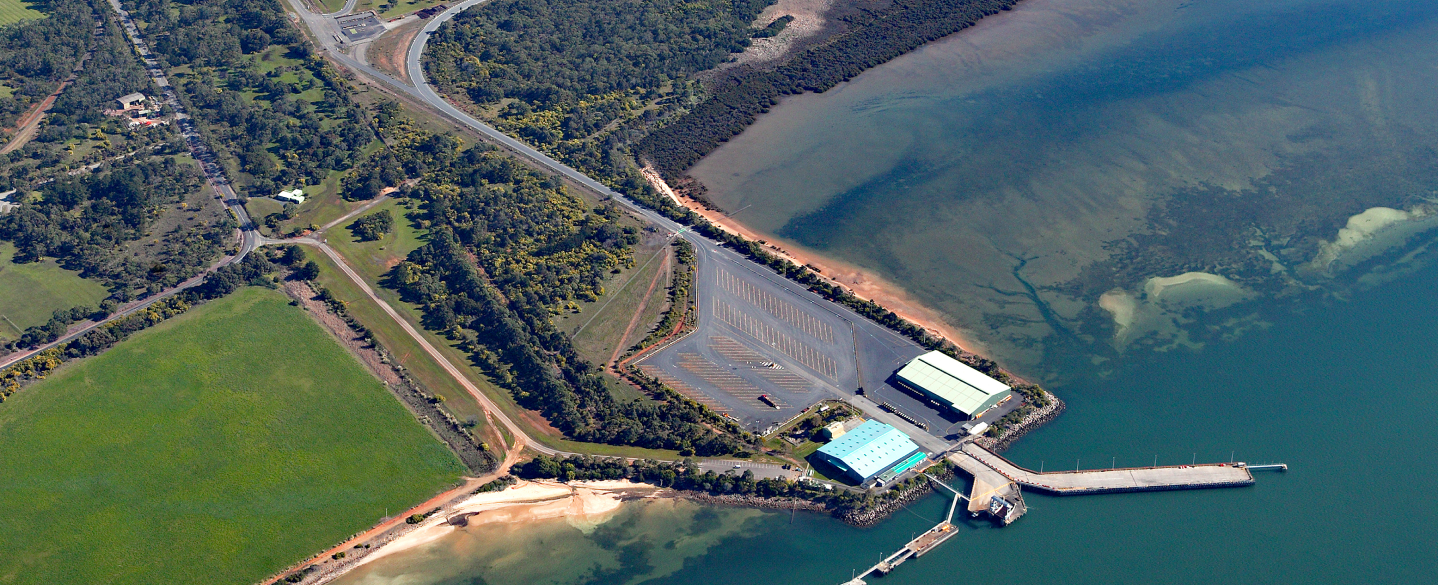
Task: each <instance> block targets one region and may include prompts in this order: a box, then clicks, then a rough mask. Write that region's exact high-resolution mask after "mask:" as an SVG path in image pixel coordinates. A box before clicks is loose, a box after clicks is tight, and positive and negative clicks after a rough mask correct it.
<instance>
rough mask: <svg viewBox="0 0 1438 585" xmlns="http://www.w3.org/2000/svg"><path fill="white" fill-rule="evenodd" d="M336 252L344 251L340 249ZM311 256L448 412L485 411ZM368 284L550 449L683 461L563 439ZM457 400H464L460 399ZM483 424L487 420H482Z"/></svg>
mask: <svg viewBox="0 0 1438 585" xmlns="http://www.w3.org/2000/svg"><path fill="white" fill-rule="evenodd" d="M395 223H396V224H398V223H399V221H398V218H396V222H395ZM339 239H340V235H339V234H338V233H336V234H335V235H333V236H332V237H330V242H331V243H332V244H333V243H334V242H335V241H336V240H339ZM336 248H337V251H338V247H336ZM307 252H308V253H309V256H310V257H311V258H313V259H314V260H315V261H316V262H317V263H318V264H319V265H320V278H319V280H318V282H319V284H320V285H322V286H324V287H326V288H328V289H330V292H332V293H333V294H334V295H335V297H336V298H338V299H340V300H342V301H344V302H345V303H346V304H347V305H348V307H349V311H350V313H351V314H352V315H354V317H355V318H356V319H358V320H359V321H360V323H363V324H364V326H365V327H367V328H369V329H370V331H372V332H373V333H374V335H375V339H377V340H379V343H380V345H382V346H384V347H386V348H388V349H389V350H390V351H391V352H393V353H394V354H395V356H396V358H398V359H399V362H400V363H401V364H403V365H404V366H405V368H407V369H408V370H409V373H410V374H411V375H413V376H414V377H415V379H417V380H419V381H420V383H421V384H424V385H425V386H426V387H428V388H429V389H430V391H432V392H437V393H440V394H444V395H445V397H446V398H448V400H447V401H446V402H445V407H446V408H449V409H450V411H451V412H453V413H454V415H455V416H457V417H459V418H460V420H464V419H465V418H466V417H468V416H470V415H471V413H479V412H480V410H479V409H480V407H479V404H478V402H477V401H475V400H474V399H473V398H470V397H469V396H468V393H466V392H465V390H464V389H463V388H462V387H461V386H460V385H459V384H457V383H456V382H454V381H453V379H452V378H450V376H449V374H448V373H446V372H445V371H444V370H443V369H442V368H441V367H440V366H439V364H437V363H435V362H434V360H432V359H430V358H429V356H428V355H427V354H426V353H424V350H423V349H422V348H420V346H419V344H418V343H416V342H415V341H414V340H413V339H412V338H410V337H409V334H407V333H405V332H404V330H403V329H401V328H400V326H399V325H398V324H396V323H395V322H394V320H393V319H391V318H390V317H389V315H387V314H385V313H384V311H383V310H382V309H381V308H380V307H379V305H377V304H375V303H374V302H372V301H370V300H369V297H367V296H366V295H365V294H364V292H363V291H361V290H360V289H359V287H358V286H355V285H354V283H353V282H352V281H350V279H349V278H348V277H346V276H345V275H344V274H343V273H342V272H340V270H339V268H338V267H336V266H335V265H334V263H333V262H331V261H330V259H329V258H328V257H326V256H325V255H324V254H323V253H321V252H319V251H316V250H313V249H310V250H307ZM341 255H343V252H341ZM345 257H346V258H348V261H349V262H350V264H351V265H352V266H353V267H354V269H355V272H358V273H360V274H361V275H362V276H363V275H364V274H366V273H373V272H375V270H376V268H375V266H374V265H373V264H368V265H367V263H366V262H365V261H363V260H357V259H355V258H350V257H349V256H345ZM368 283H369V285H370V287H371V288H373V289H374V290H375V294H377V295H378V296H379V297H380V298H382V299H384V300H385V302H387V303H389V304H390V306H391V307H393V308H394V310H395V312H397V313H399V314H400V316H401V317H402V318H404V319H405V320H406V321H408V322H409V323H410V325H411V326H413V327H414V328H415V329H416V330H418V331H420V334H421V335H423V336H424V337H425V339H426V340H428V341H429V342H430V344H431V345H433V346H435V349H438V350H439V351H440V352H441V353H443V354H444V355H445V356H446V357H447V358H448V359H449V361H450V363H452V364H454V365H455V367H457V368H459V369H460V370H461V372H462V373H463V374H464V375H465V376H466V377H467V378H468V379H469V381H470V382H472V383H473V384H474V385H475V386H478V387H479V388H480V390H481V391H483V392H484V393H485V394H486V395H487V396H489V397H490V399H492V400H494V402H495V404H497V405H498V406H499V408H500V409H501V410H503V411H504V412H505V414H507V415H509V417H510V418H511V419H512V420H514V421H515V423H516V424H518V425H519V426H520V428H522V429H523V430H524V432H525V433H527V434H529V435H530V436H531V437H534V438H537V439H539V440H542V441H543V442H544V444H546V445H548V446H550V447H553V448H556V449H561V450H564V451H570V452H574V453H587V454H592V455H623V456H626V457H652V458H655V459H669V460H673V459H678V458H679V454H678V451H666V450H659V449H641V448H639V447H619V446H615V445H601V444H597V443H580V442H575V441H569V440H565V439H564V438H562V437H561V436H559V435H558V434H557V431H553V430H550V429H545V428H541V426H540V425H544V424H547V423H545V421H544V418H543V417H541V416H540V415H539V413H536V412H534V411H531V410H527V409H525V408H523V407H521V406H519V404H517V403H516V402H515V401H514V397H513V396H512V395H510V393H509V391H507V390H505V389H503V388H500V387H498V386H496V385H494V383H493V382H490V381H489V379H488V378H486V377H485V376H484V374H483V372H481V371H480V370H479V368H477V367H475V365H474V363H473V360H472V359H471V358H470V356H469V355H468V354H466V353H465V352H464V351H463V350H461V349H459V348H458V347H457V345H458V343H457V342H455V341H451V340H447V339H444V338H443V337H440V336H439V335H436V334H435V333H434V332H433V331H429V330H427V329H425V328H424V327H423V326H422V325H421V323H420V310H419V308H418V307H416V306H414V305H411V304H409V303H406V302H404V301H401V300H400V299H399V294H398V293H396V292H395V291H393V290H391V289H387V288H384V287H381V286H380V285H379V283H378V282H376V281H374V280H368ZM456 396H458V397H459V398H457V399H456V398H455V397H456ZM481 420H483V418H482V417H481ZM495 430H496V431H498V432H501V433H502V432H504V431H503V429H502V428H500V429H495Z"/></svg>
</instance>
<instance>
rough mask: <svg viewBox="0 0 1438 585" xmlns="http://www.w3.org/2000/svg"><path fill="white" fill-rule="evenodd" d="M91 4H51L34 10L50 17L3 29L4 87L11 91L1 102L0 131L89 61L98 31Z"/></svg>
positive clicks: (0, 70) (82, 0)
mask: <svg viewBox="0 0 1438 585" xmlns="http://www.w3.org/2000/svg"><path fill="white" fill-rule="evenodd" d="M92 2H93V0H46V1H45V2H43V3H41V4H40V5H39V6H35V8H36V9H38V10H40V11H42V12H45V14H46V17H45V18H39V19H35V20H26V21H22V22H18V23H15V24H11V25H8V26H4V27H0V83H3V84H5V85H6V86H8V87H9V88H10V89H11V91H12V95H11V96H10V98H9V99H0V128H12V127H14V126H15V123H16V122H17V121H18V120H19V118H20V115H21V114H23V113H24V112H26V111H28V110H29V109H31V108H32V107H34V106H35V105H37V104H39V103H40V101H42V100H44V99H45V97H46V96H48V95H50V94H51V93H54V91H55V88H57V87H59V86H60V82H61V81H63V80H64V79H65V78H66V77H68V76H69V75H70V72H71V71H72V70H74V69H75V66H76V65H78V64H79V63H80V60H81V59H83V58H84V57H85V53H86V52H87V51H88V50H89V48H90V44H91V43H92V42H93V35H92V34H91V32H92V31H93V30H94V27H95V19H96V14H95V10H96V8H97V5H96V4H93V3H92Z"/></svg>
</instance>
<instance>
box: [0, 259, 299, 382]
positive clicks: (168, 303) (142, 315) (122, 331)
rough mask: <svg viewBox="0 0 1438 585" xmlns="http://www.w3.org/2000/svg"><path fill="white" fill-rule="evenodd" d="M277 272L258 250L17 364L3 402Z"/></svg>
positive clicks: (2, 374)
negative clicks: (73, 363) (69, 365)
mask: <svg viewBox="0 0 1438 585" xmlns="http://www.w3.org/2000/svg"><path fill="white" fill-rule="evenodd" d="M275 253H278V252H275ZM275 269H276V266H275V264H274V263H273V262H271V257H270V252H267V251H260V250H257V251H256V252H255V253H253V254H250V255H249V256H246V257H245V259H244V260H242V261H240V262H236V263H233V264H228V265H225V266H222V267H220V268H219V269H218V270H216V271H214V272H211V273H210V274H208V275H206V276H205V280H204V281H203V282H202V283H201V284H200V285H198V286H194V287H191V288H188V289H185V290H182V291H180V292H178V293H176V294H175V295H173V296H171V297H169V298H165V299H161V300H159V301H156V302H154V303H152V304H151V305H150V306H148V307H145V308H144V309H141V310H139V311H136V312H134V313H132V314H129V315H126V316H124V317H122V318H119V319H115V320H114V321H111V322H109V323H105V324H104V325H101V326H99V327H95V328H94V329H91V330H89V331H86V332H85V333H84V334H82V335H80V336H79V337H76V338H75V339H73V340H70V341H68V342H66V343H64V344H62V345H60V346H58V347H52V348H50V349H47V350H45V351H42V352H39V353H37V354H35V355H33V356H31V357H29V358H26V359H24V360H21V361H19V362H16V363H15V364H12V365H11V366H10V367H8V368H6V369H5V370H4V371H0V403H3V402H5V399H6V398H7V397H9V396H10V395H12V394H14V393H16V392H18V391H20V389H21V387H22V385H23V384H25V383H27V382H30V381H34V380H40V379H44V378H45V376H46V375H48V374H49V373H50V372H52V371H54V370H55V368H58V367H60V365H61V364H63V363H64V362H66V361H69V360H72V359H78V358H83V357H89V356H92V355H95V354H98V353H100V352H102V351H105V350H107V349H109V348H111V347H113V346H114V345H115V344H116V343H119V342H121V341H124V340H125V339H127V338H129V336H130V335H132V334H134V333H136V332H138V331H141V330H144V329H147V328H149V327H152V326H154V325H157V324H159V323H162V322H164V321H166V320H169V319H170V318H172V317H175V316H177V315H180V314H183V313H184V312H185V311H188V310H190V308H191V307H193V306H194V305H196V304H199V303H202V302H205V301H209V300H214V299H217V298H220V297H223V296H225V295H227V294H230V293H231V292H233V291H234V290H235V289H237V288H239V287H241V286H246V285H249V286H266V287H274V286H275V284H274V282H273V281H272V280H271V279H270V276H269V275H270V274H271V273H272V272H274V271H275ZM97 318H101V316H97ZM52 341H53V340H52Z"/></svg>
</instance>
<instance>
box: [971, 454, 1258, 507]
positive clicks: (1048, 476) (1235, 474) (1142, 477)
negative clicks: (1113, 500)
mask: <svg viewBox="0 0 1438 585" xmlns="http://www.w3.org/2000/svg"><path fill="white" fill-rule="evenodd" d="M949 460H950V461H952V462H953V463H955V464H957V465H958V466H959V467H960V468H963V469H964V470H965V471H969V473H970V474H974V477H975V478H978V477H980V476H979V475H978V473H984V472H983V469H982V468H987V469H988V470H989V471H990V472H992V473H995V474H998V475H999V476H1001V477H1003V478H1005V479H1006V480H1008V481H1012V482H1014V483H1017V484H1019V485H1022V486H1025V487H1028V488H1030V489H1035V490H1039V491H1043V492H1046V493H1050V494H1057V495H1078V494H1100V493H1116V492H1146V491H1162V490H1191V489H1205V488H1220V487H1241V486H1249V485H1253V474H1252V473H1249V470H1248V468H1245V467H1243V466H1239V465H1228V464H1224V463H1214V464H1202V465H1173V466H1165V467H1133V468H1119V469H1086V470H1079V471H1050V472H1044V473H1041V472H1038V471H1034V470H1032V469H1025V468H1023V467H1019V466H1018V465H1016V464H1014V463H1013V462H1012V461H1009V460H1008V459H1004V458H1003V457H1000V456H999V455H997V454H995V453H993V452H992V451H989V450H988V449H985V448H983V447H980V446H978V445H975V444H973V443H966V444H964V446H963V447H962V448H961V449H959V450H958V451H955V452H953V453H950V454H949ZM986 475H987V474H986ZM989 477H990V478H992V475H989ZM985 481H990V482H992V481H994V480H985ZM976 482H977V480H976ZM991 484H992V483H991Z"/></svg>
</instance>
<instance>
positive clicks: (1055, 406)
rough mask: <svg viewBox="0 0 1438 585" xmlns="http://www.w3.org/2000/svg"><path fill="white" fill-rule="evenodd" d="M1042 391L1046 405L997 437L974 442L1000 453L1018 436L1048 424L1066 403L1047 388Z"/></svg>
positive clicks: (983, 438) (981, 438)
mask: <svg viewBox="0 0 1438 585" xmlns="http://www.w3.org/2000/svg"><path fill="white" fill-rule="evenodd" d="M1044 393H1045V394H1047V395H1048V397H1049V405H1048V406H1045V407H1043V408H1041V409H1038V410H1035V411H1033V412H1031V413H1029V415H1028V416H1026V417H1024V419H1023V420H1021V421H1019V424H1016V425H1014V426H1012V427H1009V428H1008V429H1007V430H1005V431H1004V433H1003V434H1002V435H999V436H998V438H989V437H980V438H979V439H976V440H975V441H974V442H975V443H978V444H979V445H980V446H982V447H984V448H985V449H988V450H990V451H993V452H995V453H1002V452H1003V451H1004V450H1005V449H1008V448H1009V445H1012V444H1013V443H1014V441H1016V440H1018V439H1019V438H1020V437H1023V436H1024V435H1027V434H1029V432H1030V431H1033V430H1034V429H1037V428H1039V427H1041V426H1044V425H1045V424H1048V422H1049V421H1051V420H1053V419H1055V418H1057V417H1058V415H1060V414H1062V413H1063V411H1064V409H1065V408H1067V405H1065V404H1064V401H1062V400H1059V397H1057V396H1054V395H1053V394H1051V393H1049V392H1048V391H1047V390H1045V391H1044Z"/></svg>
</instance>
